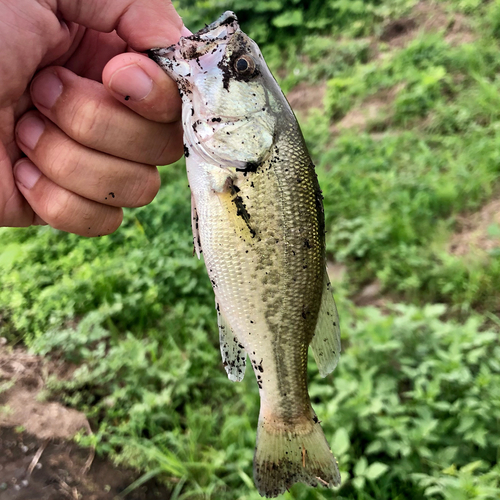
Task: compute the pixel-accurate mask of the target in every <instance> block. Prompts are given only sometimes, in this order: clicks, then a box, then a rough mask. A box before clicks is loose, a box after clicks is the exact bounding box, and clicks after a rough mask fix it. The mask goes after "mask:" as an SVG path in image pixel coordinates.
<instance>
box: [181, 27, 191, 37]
mask: <svg viewBox="0 0 500 500" xmlns="http://www.w3.org/2000/svg"><path fill="white" fill-rule="evenodd" d="M192 34H193V33H191V31H189V30H188V29H187V28H186V27H185V26H183V27H182V29H181V36H191V35H192Z"/></svg>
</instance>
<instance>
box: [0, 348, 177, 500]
mask: <svg viewBox="0 0 500 500" xmlns="http://www.w3.org/2000/svg"><path fill="white" fill-rule="evenodd" d="M1 341H2V339H1V338H0V500H34V499H37V500H64V499H71V500H118V499H120V500H121V499H125V500H168V498H170V494H169V490H168V489H167V488H166V487H165V486H164V485H162V484H161V483H160V482H158V481H157V480H155V479H152V480H149V481H147V482H146V483H144V484H143V485H141V486H140V487H138V488H136V489H135V490H134V491H132V492H131V493H130V494H128V495H126V496H123V495H120V494H121V493H122V492H123V491H124V490H125V489H126V488H127V487H128V486H129V485H130V484H132V483H133V482H134V481H135V480H136V479H137V478H138V474H137V472H136V471H133V470H130V469H125V468H119V467H116V466H115V465H114V464H113V463H112V462H111V461H109V460H104V459H102V458H99V457H95V456H94V450H93V449H84V448H81V447H79V446H78V445H77V444H76V443H75V442H74V441H71V439H72V438H73V437H74V436H75V434H77V433H78V432H79V431H83V432H86V433H92V430H91V427H90V425H89V422H88V420H87V418H86V417H85V415H84V414H83V413H81V412H78V411H76V410H73V409H70V408H67V407H65V406H64V405H62V404H61V403H60V402H57V401H45V400H44V399H43V395H44V391H45V389H46V380H47V377H48V376H49V375H51V374H52V375H54V374H57V375H59V376H61V375H63V374H68V373H71V371H72V370H73V367H71V366H67V365H65V364H64V363H62V362H58V361H49V360H45V359H42V358H41V357H39V356H34V355H32V354H29V353H27V352H26V351H25V350H24V349H22V348H16V349H11V348H8V347H6V346H5V345H3V346H2V344H5V342H1Z"/></svg>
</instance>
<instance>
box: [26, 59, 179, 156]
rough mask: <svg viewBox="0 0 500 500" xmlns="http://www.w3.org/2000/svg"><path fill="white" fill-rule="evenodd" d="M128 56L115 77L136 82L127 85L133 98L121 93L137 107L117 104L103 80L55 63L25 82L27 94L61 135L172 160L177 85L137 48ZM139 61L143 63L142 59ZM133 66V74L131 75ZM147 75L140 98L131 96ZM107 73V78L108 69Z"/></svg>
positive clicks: (176, 136)
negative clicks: (144, 93) (28, 84)
mask: <svg viewBox="0 0 500 500" xmlns="http://www.w3.org/2000/svg"><path fill="white" fill-rule="evenodd" d="M135 56H137V57H135ZM138 58H142V59H144V60H145V61H142V60H141V62H140V64H141V65H139V64H137V63H136V60H137V59H138ZM115 59H116V58H115ZM131 60H132V61H135V62H132V64H131V65H130V66H128V67H127V66H125V67H124V68H121V69H117V72H118V73H122V74H121V75H120V74H118V75H117V77H116V78H117V79H116V80H115V81H116V82H118V83H117V84H116V85H117V86H120V85H121V87H120V88H121V89H123V88H124V86H126V85H125V84H124V83H123V81H124V80H130V82H138V83H134V84H133V86H134V87H135V88H133V89H131V92H132V93H133V92H135V98H134V100H132V98H130V100H129V101H124V99H122V102H127V104H128V103H129V102H130V106H131V107H134V108H135V111H137V112H135V111H133V110H131V109H128V108H127V107H125V106H123V105H122V104H121V103H120V102H118V101H117V100H116V99H115V98H113V97H112V96H111V95H110V94H109V92H108V91H106V89H105V88H104V86H103V85H101V84H99V83H97V82H94V81H92V80H88V79H86V78H80V77H78V76H76V75H75V74H73V73H72V72H71V71H69V70H67V69H65V68H61V67H51V68H47V69H45V70H43V71H41V72H40V74H39V75H37V76H36V77H35V79H34V80H33V83H32V86H31V97H32V100H33V102H34V104H35V105H36V107H37V108H38V109H39V110H40V111H41V112H42V113H43V114H44V115H45V116H46V117H48V118H49V119H50V120H51V121H52V122H53V123H55V124H56V125H57V126H58V127H60V128H61V129H62V130H63V131H64V132H65V134H66V135H67V136H69V137H71V138H72V139H73V140H74V141H76V142H78V143H80V144H82V145H84V146H86V147H87V148H91V149H94V150H97V151H102V152H104V153H108V154H110V155H113V156H117V157H120V158H125V159H128V160H131V161H137V162H140V163H148V164H151V165H165V164H168V163H172V162H173V161H176V160H177V159H179V158H180V156H181V155H182V128H181V125H180V122H178V121H176V120H178V119H179V115H180V98H179V96H178V92H177V89H176V88H172V84H173V82H172V80H170V78H168V77H167V76H166V75H161V69H160V68H159V67H158V68H156V67H155V66H156V65H155V64H154V63H153V62H152V61H149V60H148V59H146V58H145V57H144V56H140V55H138V54H135V55H134V57H133V58H132V59H131ZM144 62H146V63H148V64H144V65H142V64H143V63H144ZM149 63H152V64H153V68H151V67H150V65H149ZM143 67H146V69H147V71H149V73H150V74H151V73H152V74H153V78H154V80H153V79H151V78H150V77H149V76H148V74H147V73H146V72H144V71H143V70H142V68H143ZM141 71H142V72H143V74H141ZM157 71H159V72H160V73H157ZM134 72H135V80H132V78H133V76H134V75H133V74H134ZM115 73H116V72H115ZM148 78H150V80H151V84H150V85H151V90H149V94H148V95H147V96H146V97H145V98H144V99H143V100H142V101H137V100H135V99H136V98H137V96H138V95H139V94H140V91H141V88H142V90H144V87H145V84H147V83H148V80H147V79H148ZM110 79H111V81H112V80H113V75H111V76H110ZM108 85H109V82H108ZM131 86H132V83H131ZM141 86H142V87H141ZM174 87H175V84H174ZM150 96H151V97H150ZM155 99H158V102H157V103H156V102H154V100H155ZM138 112H142V113H144V115H146V118H151V119H146V118H144V117H143V116H141V115H140V114H138ZM152 119H156V120H161V121H165V122H172V123H160V122H159V121H152ZM35 163H36V162H35Z"/></svg>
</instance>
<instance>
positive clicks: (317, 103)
mask: <svg viewBox="0 0 500 500" xmlns="http://www.w3.org/2000/svg"><path fill="white" fill-rule="evenodd" d="M325 92H326V82H321V83H320V84H318V85H310V84H308V83H306V82H301V83H299V84H298V85H297V86H296V87H294V88H293V89H292V90H291V91H290V92H288V94H287V96H286V98H287V99H288V102H289V103H290V106H291V107H292V109H293V110H294V111H295V112H296V113H298V114H300V116H301V117H304V118H305V117H307V115H308V114H309V112H310V111H311V109H315V108H316V109H323V98H324V97H325Z"/></svg>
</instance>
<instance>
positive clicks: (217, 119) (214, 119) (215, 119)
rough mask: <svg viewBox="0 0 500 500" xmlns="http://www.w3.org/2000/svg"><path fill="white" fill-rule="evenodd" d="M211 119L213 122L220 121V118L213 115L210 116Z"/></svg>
mask: <svg viewBox="0 0 500 500" xmlns="http://www.w3.org/2000/svg"><path fill="white" fill-rule="evenodd" d="M212 121H213V122H221V121H222V118H218V117H214V118H212Z"/></svg>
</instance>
